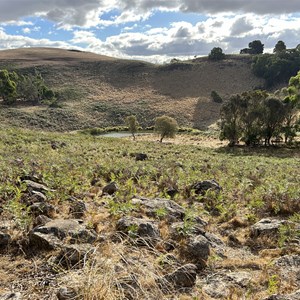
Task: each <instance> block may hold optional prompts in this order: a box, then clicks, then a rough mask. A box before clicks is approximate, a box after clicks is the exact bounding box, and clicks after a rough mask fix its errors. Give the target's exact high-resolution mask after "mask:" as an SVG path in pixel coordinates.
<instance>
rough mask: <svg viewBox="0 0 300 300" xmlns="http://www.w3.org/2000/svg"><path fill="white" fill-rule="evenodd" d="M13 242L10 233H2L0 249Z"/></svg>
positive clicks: (0, 234) (0, 232) (0, 233)
mask: <svg viewBox="0 0 300 300" xmlns="http://www.w3.org/2000/svg"><path fill="white" fill-rule="evenodd" d="M10 241H11V236H10V235H9V234H8V233H4V232H2V231H0V248H5V247H6V246H7V245H8V244H9V242H10Z"/></svg>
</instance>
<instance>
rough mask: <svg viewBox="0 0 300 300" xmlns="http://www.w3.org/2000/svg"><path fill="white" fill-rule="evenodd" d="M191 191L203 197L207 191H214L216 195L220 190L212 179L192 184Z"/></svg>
mask: <svg viewBox="0 0 300 300" xmlns="http://www.w3.org/2000/svg"><path fill="white" fill-rule="evenodd" d="M192 190H195V193H196V194H198V195H205V193H206V192H207V191H208V190H211V191H214V192H216V193H220V191H221V190H222V188H221V187H220V185H219V184H218V183H217V182H216V181H215V180H214V179H212V180H204V181H200V182H197V183H195V184H193V185H192Z"/></svg>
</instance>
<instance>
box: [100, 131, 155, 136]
mask: <svg viewBox="0 0 300 300" xmlns="http://www.w3.org/2000/svg"><path fill="white" fill-rule="evenodd" d="M145 134H149V133H147V132H139V133H137V134H136V135H135V136H137V137H138V136H139V135H145ZM100 136H101V137H112V138H122V137H129V136H132V134H131V133H130V132H121V131H120V132H106V133H103V134H101V135H100Z"/></svg>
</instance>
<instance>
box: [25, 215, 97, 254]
mask: <svg viewBox="0 0 300 300" xmlns="http://www.w3.org/2000/svg"><path fill="white" fill-rule="evenodd" d="M66 238H70V242H71V243H93V242H94V241H95V240H96V239H97V234H96V233H95V232H93V231H91V230H88V229H86V228H85V226H84V225H82V224H80V223H79V221H78V220H74V219H69V220H63V219H56V220H52V221H50V222H48V223H46V224H45V225H44V226H40V227H36V228H34V229H32V230H31V231H30V232H29V242H30V244H31V245H34V246H37V247H38V248H46V249H53V248H55V247H57V246H58V245H61V244H62V243H63V242H64V240H65V239H66Z"/></svg>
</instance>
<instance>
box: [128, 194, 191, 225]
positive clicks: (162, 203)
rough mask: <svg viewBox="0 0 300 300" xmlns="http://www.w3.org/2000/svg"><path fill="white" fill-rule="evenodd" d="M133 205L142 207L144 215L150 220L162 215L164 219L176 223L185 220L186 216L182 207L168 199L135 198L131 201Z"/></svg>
mask: <svg viewBox="0 0 300 300" xmlns="http://www.w3.org/2000/svg"><path fill="white" fill-rule="evenodd" d="M131 203H132V204H137V205H139V207H142V209H143V211H144V213H145V214H146V215H147V216H148V217H150V218H155V217H158V216H159V214H162V215H163V218H168V219H169V220H170V221H175V220H183V218H184V215H185V210H184V208H183V207H182V206H180V205H178V204H177V203H176V202H174V201H172V200H168V199H160V198H156V199H147V198H134V199H132V200H131Z"/></svg>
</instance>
